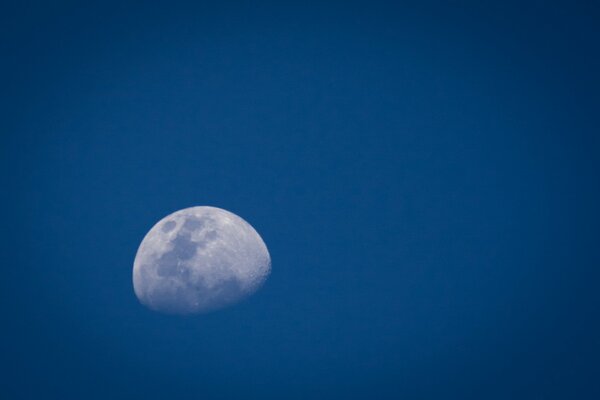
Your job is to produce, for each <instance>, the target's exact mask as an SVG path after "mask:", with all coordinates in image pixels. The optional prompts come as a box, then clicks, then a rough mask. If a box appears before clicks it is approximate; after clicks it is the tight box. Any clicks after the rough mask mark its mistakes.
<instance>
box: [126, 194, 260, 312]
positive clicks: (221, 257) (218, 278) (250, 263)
mask: <svg viewBox="0 0 600 400" xmlns="http://www.w3.org/2000/svg"><path fill="white" fill-rule="evenodd" d="M270 272H271V257H270V255H269V251H268V250H267V246H266V245H265V243H264V242H263V240H262V238H261V237H260V235H259V234H258V233H257V232H256V231H255V230H254V228H252V226H251V225H250V224H249V223H247V222H246V221H244V220H243V219H242V218H240V217H238V216H237V215H235V214H233V213H231V212H229V211H226V210H223V209H220V208H216V207H208V206H199V207H191V208H185V209H183V210H179V211H176V212H174V213H172V214H170V215H167V216H166V217H164V218H163V219H161V220H160V221H158V223H156V225H154V226H153V227H152V229H150V231H149V232H148V233H147V234H146V236H145V237H144V239H143V240H142V243H141V244H140V247H139V249H138V251H137V254H136V256H135V261H134V263H133V288H134V291H135V294H136V296H137V298H138V299H139V301H140V302H141V303H142V304H143V305H145V306H146V307H148V308H149V309H151V310H154V311H158V312H162V313H167V314H198V313H204V312H209V311H213V310H217V309H220V308H223V307H226V306H228V305H231V304H234V303H236V302H238V301H240V300H242V299H244V298H246V297H248V296H249V295H251V294H252V293H254V292H255V291H256V290H258V288H260V287H261V285H262V284H263V283H264V281H265V280H266V279H267V277H268V276H269V274H270Z"/></svg>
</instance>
